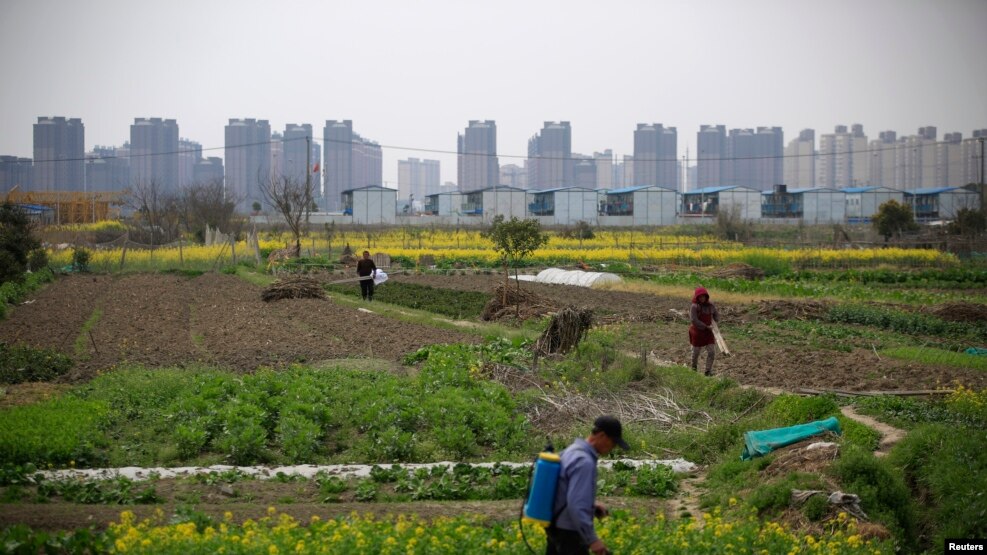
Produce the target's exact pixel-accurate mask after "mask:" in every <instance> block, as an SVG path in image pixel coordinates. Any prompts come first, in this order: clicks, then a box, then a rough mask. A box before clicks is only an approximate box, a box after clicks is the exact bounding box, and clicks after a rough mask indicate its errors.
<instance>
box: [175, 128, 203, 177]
mask: <svg viewBox="0 0 987 555" xmlns="http://www.w3.org/2000/svg"><path fill="white" fill-rule="evenodd" d="M200 160H202V145H201V144H199V143H197V142H195V141H192V140H190V139H178V186H179V187H187V186H189V185H191V184H192V183H194V182H195V176H194V173H195V165H196V164H198V163H199V161H200Z"/></svg>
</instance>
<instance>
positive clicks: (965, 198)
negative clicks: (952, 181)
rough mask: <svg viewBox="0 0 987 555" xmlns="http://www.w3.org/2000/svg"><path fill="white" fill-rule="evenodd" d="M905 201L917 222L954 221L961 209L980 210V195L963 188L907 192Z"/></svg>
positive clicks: (938, 188) (940, 188)
mask: <svg viewBox="0 0 987 555" xmlns="http://www.w3.org/2000/svg"><path fill="white" fill-rule="evenodd" d="M905 200H906V201H908V204H909V205H910V206H911V207H912V210H913V211H914V212H915V221H918V222H923V223H924V222H935V221H939V220H952V219H954V218H956V213H957V212H959V211H960V209H961V208H969V209H971V210H976V209H978V208H980V195H979V194H977V193H975V192H973V191H970V190H969V189H964V188H962V187H937V188H934V189H915V190H914V191H906V192H905Z"/></svg>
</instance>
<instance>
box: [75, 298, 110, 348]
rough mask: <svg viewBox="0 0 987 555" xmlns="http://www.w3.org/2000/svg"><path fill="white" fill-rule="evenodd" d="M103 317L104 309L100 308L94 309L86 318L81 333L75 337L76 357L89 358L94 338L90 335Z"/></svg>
mask: <svg viewBox="0 0 987 555" xmlns="http://www.w3.org/2000/svg"><path fill="white" fill-rule="evenodd" d="M102 317H103V310H102V309H100V308H98V307H97V308H95V309H93V312H92V314H90V315H89V318H87V319H86V321H85V322H83V324H82V330H81V331H80V332H79V335H78V336H77V337H76V338H75V343H74V344H73V351H74V352H75V358H77V359H79V360H89V356H90V355H89V346H90V343H91V342H92V339H91V338H90V337H89V334H90V333H91V331H92V329H93V328H94V327H96V324H97V323H99V319H100V318H102Z"/></svg>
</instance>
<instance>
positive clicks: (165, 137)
mask: <svg viewBox="0 0 987 555" xmlns="http://www.w3.org/2000/svg"><path fill="white" fill-rule="evenodd" d="M130 183H131V185H135V184H141V185H143V186H149V185H150V184H152V183H153V184H154V185H155V187H156V188H157V190H158V191H159V192H160V193H164V194H171V193H174V192H176V191H177V190H178V122H177V121H175V120H173V119H161V118H134V124H133V125H131V126H130Z"/></svg>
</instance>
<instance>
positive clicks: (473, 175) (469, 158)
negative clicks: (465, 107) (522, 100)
mask: <svg viewBox="0 0 987 555" xmlns="http://www.w3.org/2000/svg"><path fill="white" fill-rule="evenodd" d="M456 152H457V162H458V164H457V166H458V167H457V169H456V174H457V175H456V176H457V179H458V187H459V190H460V191H461V192H470V191H479V190H481V189H487V188H490V187H494V186H496V185H497V184H498V182H499V181H500V162H499V161H498V160H497V123H496V122H495V121H493V120H485V121H480V120H470V122H469V125H468V126H467V127H466V130H465V131H464V132H463V133H460V134H459V135H458V137H457V145H456ZM530 169H531V168H529V170H530ZM528 176H529V177H528V184H529V186H530V185H531V173H529V174H528Z"/></svg>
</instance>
